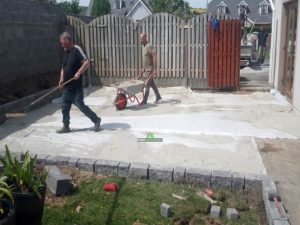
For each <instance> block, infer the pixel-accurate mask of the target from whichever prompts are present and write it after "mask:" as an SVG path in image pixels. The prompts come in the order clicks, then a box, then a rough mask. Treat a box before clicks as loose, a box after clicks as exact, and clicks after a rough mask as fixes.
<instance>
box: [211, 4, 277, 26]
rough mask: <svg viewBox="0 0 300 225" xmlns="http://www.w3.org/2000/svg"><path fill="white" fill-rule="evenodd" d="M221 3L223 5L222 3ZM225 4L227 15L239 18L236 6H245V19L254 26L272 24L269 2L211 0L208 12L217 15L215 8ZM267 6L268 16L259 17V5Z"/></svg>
mask: <svg viewBox="0 0 300 225" xmlns="http://www.w3.org/2000/svg"><path fill="white" fill-rule="evenodd" d="M222 2H223V3H222ZM219 4H221V5H223V4H225V5H226V6H227V9H226V12H227V14H229V15H231V16H233V17H236V18H239V15H238V6H239V5H244V4H246V5H247V7H248V10H247V17H248V19H249V20H250V21H251V22H255V23H256V24H271V23H272V9H271V8H270V0H212V1H211V2H210V3H209V4H208V12H209V13H212V14H216V13H217V6H218V5H219ZM264 4H266V5H268V7H269V14H268V15H260V13H259V5H264Z"/></svg>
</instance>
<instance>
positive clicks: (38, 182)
mask: <svg viewBox="0 0 300 225" xmlns="http://www.w3.org/2000/svg"><path fill="white" fill-rule="evenodd" d="M36 157H37V156H36V155H35V156H34V157H31V156H30V155H29V152H28V151H27V152H26V153H25V155H24V161H22V162H20V161H19V160H18V159H16V158H14V159H13V158H12V156H11V153H10V151H9V149H8V147H7V145H6V146H5V155H4V158H3V159H1V162H2V164H3V166H4V170H3V175H4V176H7V178H8V179H7V183H8V184H10V185H11V186H12V190H13V191H16V192H21V193H24V192H34V193H35V194H36V195H37V196H38V197H39V198H40V199H41V198H42V196H41V194H40V192H39V189H40V188H41V187H43V186H44V185H45V180H46V177H47V175H48V173H47V172H43V173H42V174H41V175H40V176H37V173H36V172H35V165H36Z"/></svg>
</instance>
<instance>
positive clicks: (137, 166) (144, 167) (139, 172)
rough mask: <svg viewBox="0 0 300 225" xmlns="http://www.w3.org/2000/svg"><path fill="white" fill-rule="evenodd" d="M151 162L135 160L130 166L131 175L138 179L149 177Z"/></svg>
mask: <svg viewBox="0 0 300 225" xmlns="http://www.w3.org/2000/svg"><path fill="white" fill-rule="evenodd" d="M149 166H150V165H149V164H147V163H138V162H133V163H132V164H131V166H130V168H129V176H130V177H132V178H138V179H149V170H148V169H149Z"/></svg>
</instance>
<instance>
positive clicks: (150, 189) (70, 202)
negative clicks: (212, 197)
mask: <svg viewBox="0 0 300 225" xmlns="http://www.w3.org/2000/svg"><path fill="white" fill-rule="evenodd" d="M109 182H115V183H117V184H118V186H119V191H118V192H105V191H104V190H103V189H102V186H103V184H105V183H109ZM199 190H201V187H199V186H190V185H186V184H185V185H184V184H174V183H169V182H154V181H151V182H150V181H144V180H132V179H122V178H118V177H111V178H103V179H96V178H90V179H88V180H86V181H83V182H82V183H81V184H80V185H79V187H78V189H77V190H76V191H75V192H74V193H73V194H72V195H71V196H68V197H64V198H63V199H64V203H63V204H61V205H57V204H53V203H47V204H46V206H45V209H44V216H43V225H64V224H66V225H73V224H74V225H75V224H76V225H132V224H134V223H135V222H137V223H141V224H147V225H167V224H170V225H171V224H176V223H174V219H176V218H183V217H188V216H189V217H193V224H195V225H196V224H204V222H203V220H204V218H206V217H208V215H209V214H207V212H208V210H209V208H210V203H209V202H208V201H206V200H204V199H202V198H200V197H198V196H197V195H196V194H195V193H196V192H197V191H199ZM172 193H175V194H177V195H180V196H184V197H187V199H186V200H179V199H177V198H174V197H172ZM225 193H226V195H227V196H226V199H228V200H229V201H226V202H224V203H221V206H222V209H223V212H225V210H226V207H227V206H229V205H232V204H233V205H234V204H235V206H237V207H240V208H244V209H246V210H245V211H244V212H241V213H240V215H241V218H240V219H239V220H238V221H237V222H234V223H232V222H231V223H229V222H228V221H227V219H226V217H225V215H222V217H221V219H220V220H221V222H222V223H221V224H237V225H238V224H243V225H252V224H259V222H258V221H259V215H258V211H257V209H255V208H250V207H249V206H248V204H247V201H245V200H243V199H242V198H240V197H239V196H238V195H234V193H232V192H229V191H227V192H225ZM230 199H231V200H230ZM163 202H165V203H167V204H169V205H171V206H172V215H171V217H170V218H163V217H161V216H160V205H161V204H162V203H163ZM178 224H180V223H178ZM216 224H217V223H216Z"/></svg>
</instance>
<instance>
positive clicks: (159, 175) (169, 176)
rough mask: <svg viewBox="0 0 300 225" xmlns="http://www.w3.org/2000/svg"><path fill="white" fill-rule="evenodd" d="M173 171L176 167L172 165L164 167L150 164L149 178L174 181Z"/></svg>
mask: <svg viewBox="0 0 300 225" xmlns="http://www.w3.org/2000/svg"><path fill="white" fill-rule="evenodd" d="M173 171H174V169H173V168H170V167H164V166H161V165H150V167H149V180H159V181H172V180H173Z"/></svg>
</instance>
